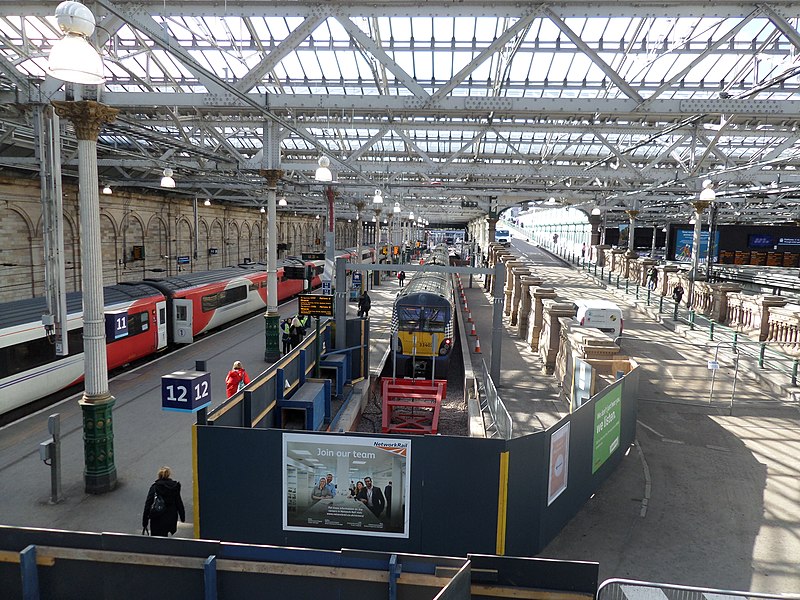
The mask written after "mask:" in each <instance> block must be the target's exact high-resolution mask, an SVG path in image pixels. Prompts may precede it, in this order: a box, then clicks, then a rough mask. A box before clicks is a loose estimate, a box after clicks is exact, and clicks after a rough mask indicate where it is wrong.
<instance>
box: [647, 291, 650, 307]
mask: <svg viewBox="0 0 800 600" xmlns="http://www.w3.org/2000/svg"><path fill="white" fill-rule="evenodd" d="M650 292H651V290H650V288H647V306H650Z"/></svg>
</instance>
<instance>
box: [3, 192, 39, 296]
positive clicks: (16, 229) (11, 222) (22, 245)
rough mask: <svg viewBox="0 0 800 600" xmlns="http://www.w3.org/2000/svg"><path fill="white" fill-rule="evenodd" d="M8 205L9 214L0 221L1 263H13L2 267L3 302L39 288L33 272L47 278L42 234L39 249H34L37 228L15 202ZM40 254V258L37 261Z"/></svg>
mask: <svg viewBox="0 0 800 600" xmlns="http://www.w3.org/2000/svg"><path fill="white" fill-rule="evenodd" d="M9 208H10V211H9V213H10V216H8V217H6V218H4V219H3V222H2V224H0V232H2V234H3V238H4V240H5V241H4V243H3V245H2V246H0V262H4V263H8V264H10V265H13V266H11V267H4V268H3V272H4V273H5V276H4V278H3V282H2V283H0V299H2V300H4V301H5V300H17V299H19V298H28V297H30V296H31V295H32V294H34V293H35V292H36V291H37V290H35V285H34V282H35V281H36V280H37V277H34V275H38V276H39V277H38V280H40V281H44V276H43V270H44V263H43V262H42V260H41V256H42V243H41V237H39V238H38V248H34V243H33V242H34V237H33V234H34V231H35V227H34V225H33V223H32V222H31V220H30V218H28V215H26V214H25V213H24V212H23V211H22V210H18V209H17V208H15V207H14V206H13V205H11V206H9ZM37 256H38V261H37V262H34V258H35V257H37Z"/></svg>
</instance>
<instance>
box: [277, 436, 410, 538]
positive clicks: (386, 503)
mask: <svg viewBox="0 0 800 600" xmlns="http://www.w3.org/2000/svg"><path fill="white" fill-rule="evenodd" d="M283 464H284V468H283V529H284V530H286V531H315V532H320V533H345V534H353V535H355V534H357V535H373V536H384V537H400V538H407V537H408V536H409V510H410V507H409V502H408V499H409V486H410V480H411V479H410V467H411V440H405V439H396V438H370V437H357V436H331V435H320V434H313V433H284V434H283Z"/></svg>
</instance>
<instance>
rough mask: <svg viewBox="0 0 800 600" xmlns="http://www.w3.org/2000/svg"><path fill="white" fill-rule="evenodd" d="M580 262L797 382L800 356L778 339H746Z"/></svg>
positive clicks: (633, 283) (711, 339) (638, 297)
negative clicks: (793, 353)
mask: <svg viewBox="0 0 800 600" xmlns="http://www.w3.org/2000/svg"><path fill="white" fill-rule="evenodd" d="M579 266H580V267H581V268H583V269H585V270H586V272H587V273H588V274H589V275H592V276H594V277H595V278H597V279H600V280H601V281H603V282H604V283H605V284H606V285H607V286H608V287H611V286H612V285H613V286H614V287H615V289H618V290H623V291H624V292H625V293H626V294H627V295H629V296H634V298H635V300H638V301H644V304H645V305H646V306H648V307H654V308H655V310H656V312H657V313H658V314H659V315H661V314H663V315H665V317H664V318H667V319H671V320H672V321H673V322H675V323H682V324H684V325H687V326H688V327H689V329H690V330H692V331H698V332H702V333H704V334H705V335H706V336H708V341H709V342H729V345H730V346H731V347H732V348H733V349H734V350H735V353H736V354H737V357H738V358H743V357H744V358H750V359H752V361H753V363H754V364H755V365H756V366H757V367H758V369H760V370H769V371H774V372H777V373H780V374H781V375H784V376H786V377H787V378H788V379H789V380H790V381H791V385H792V386H796V385H797V378H798V367H799V365H800V359H798V358H795V357H792V356H789V355H788V354H786V353H785V352H782V351H780V350H777V349H775V347H778V348H780V347H781V345H782V344H781V343H780V342H760V341H758V340H752V339H749V338H748V337H747V335H746V334H745V333H744V332H742V331H741V330H737V329H734V328H731V327H728V326H726V325H723V324H721V323H718V322H716V321H714V320H713V319H711V318H709V317H707V316H705V315H703V314H702V313H699V312H696V311H694V310H693V309H691V308H688V307H686V306H683V305H681V304H679V303H677V302H675V300H674V299H672V298H670V297H667V296H662V295H661V294H658V293H656V292H655V291H654V290H650V289H649V288H647V287H646V286H642V285H640V284H639V283H638V281H633V280H629V279H625V278H622V281H620V279H621V277H620V275H619V274H616V277H612V273H611V272H610V271H608V272H607V273H604V271H605V268H604V267H600V268H599V273H598V267H597V264H596V263H588V262H587V263H585V264H583V265H579ZM656 307H657V308H656ZM770 346H772V347H770Z"/></svg>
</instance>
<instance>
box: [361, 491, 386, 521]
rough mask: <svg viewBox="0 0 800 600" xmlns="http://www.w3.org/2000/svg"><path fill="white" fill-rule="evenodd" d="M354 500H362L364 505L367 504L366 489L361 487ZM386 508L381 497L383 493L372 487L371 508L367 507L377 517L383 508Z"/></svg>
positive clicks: (384, 500) (384, 501)
mask: <svg viewBox="0 0 800 600" xmlns="http://www.w3.org/2000/svg"><path fill="white" fill-rule="evenodd" d="M356 500H359V501H360V500H363V501H364V504H366V502H367V488H366V487H363V488H362V489H361V491H360V492H358V496H356ZM385 506H386V499H385V498H384V497H383V492H382V491H381V490H380V488H377V487H375V486H374V485H373V486H372V507H368V508H369V509H370V510H371V511H372V513H373V514H374V515H375V516H376V517H379V516H380V514H381V513H382V512H383V508H384V507H385Z"/></svg>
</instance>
